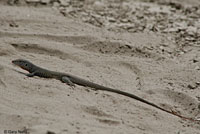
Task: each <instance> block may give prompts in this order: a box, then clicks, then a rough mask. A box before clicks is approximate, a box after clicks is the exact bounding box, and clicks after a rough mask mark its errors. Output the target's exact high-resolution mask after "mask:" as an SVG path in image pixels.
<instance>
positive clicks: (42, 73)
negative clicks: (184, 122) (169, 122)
mask: <svg viewBox="0 0 200 134" xmlns="http://www.w3.org/2000/svg"><path fill="white" fill-rule="evenodd" d="M12 63H13V64H14V65H17V66H19V67H21V68H22V69H24V70H26V71H28V72H29V73H28V74H26V76H28V77H33V76H39V77H43V78H54V79H57V80H60V81H61V82H63V83H66V84H68V85H69V86H71V87H75V84H77V85H80V86H85V87H90V88H92V89H93V90H102V91H109V92H113V93H117V94H120V95H124V96H127V97H130V98H133V99H135V100H137V101H140V102H143V103H145V104H147V105H150V106H152V107H154V108H157V109H160V110H162V111H164V112H167V113H170V114H172V115H175V116H178V117H180V118H182V119H188V120H191V121H197V120H195V119H193V118H189V117H184V116H182V115H180V114H178V113H176V112H174V111H169V110H166V109H164V108H162V107H160V106H158V105H156V104H154V103H152V102H150V101H147V100H145V99H143V98H141V97H138V96H136V95H134V94H131V93H128V92H124V91H121V90H118V89H113V88H109V87H105V86H102V85H99V84H96V83H93V82H90V81H88V80H85V79H82V78H80V77H77V76H74V75H71V74H68V73H61V72H56V71H50V70H48V69H45V68H42V67H39V66H37V65H35V64H33V63H31V62H30V61H28V60H25V59H16V60H13V61H12Z"/></svg>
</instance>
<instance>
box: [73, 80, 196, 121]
mask: <svg viewBox="0 0 200 134" xmlns="http://www.w3.org/2000/svg"><path fill="white" fill-rule="evenodd" d="M73 82H74V83H76V84H78V85H81V86H87V87H91V88H94V90H102V91H109V92H113V93H117V94H120V95H124V96H127V97H130V98H133V99H135V100H138V101H140V102H143V103H145V104H148V105H150V106H152V107H155V108H157V109H160V110H162V111H165V112H167V113H169V114H172V115H174V116H177V117H180V118H182V119H186V120H190V121H199V120H195V119H193V118H190V117H185V116H182V115H180V114H178V113H176V112H174V111H169V110H166V109H164V108H162V107H160V106H158V105H156V104H154V103H151V102H149V101H147V100H144V99H142V98H140V97H138V96H136V95H134V94H130V93H127V92H124V91H121V90H117V89H112V88H108V87H104V86H101V85H99V84H95V83H92V82H89V81H86V80H83V79H79V80H78V82H77V80H74V81H73Z"/></svg>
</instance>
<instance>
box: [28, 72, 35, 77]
mask: <svg viewBox="0 0 200 134" xmlns="http://www.w3.org/2000/svg"><path fill="white" fill-rule="evenodd" d="M26 76H28V77H33V76H35V72H33V73H29V74H26Z"/></svg>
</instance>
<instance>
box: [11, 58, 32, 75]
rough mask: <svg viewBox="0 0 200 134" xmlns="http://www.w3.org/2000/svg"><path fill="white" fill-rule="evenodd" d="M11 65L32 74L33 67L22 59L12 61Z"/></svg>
mask: <svg viewBox="0 0 200 134" xmlns="http://www.w3.org/2000/svg"><path fill="white" fill-rule="evenodd" d="M12 63H13V64H14V65H17V66H19V67H21V68H22V69H24V70H27V71H29V72H32V70H33V67H34V65H33V63H31V62H29V61H27V60H24V59H16V60H13V61H12Z"/></svg>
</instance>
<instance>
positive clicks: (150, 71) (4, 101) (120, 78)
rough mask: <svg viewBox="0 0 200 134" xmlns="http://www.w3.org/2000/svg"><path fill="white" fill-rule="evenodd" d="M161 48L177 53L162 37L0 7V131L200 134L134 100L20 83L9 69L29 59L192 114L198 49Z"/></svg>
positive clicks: (199, 86)
mask: <svg viewBox="0 0 200 134" xmlns="http://www.w3.org/2000/svg"><path fill="white" fill-rule="evenodd" d="M161 44H166V45H165V49H166V50H167V51H173V50H174V49H175V48H176V45H175V43H174V42H172V41H171V40H170V38H168V36H166V35H160V34H156V33H145V32H143V33H139V32H138V33H137V32H136V33H128V32H112V31H108V30H106V29H104V28H98V27H95V26H92V25H90V24H87V23H83V22H81V21H77V20H74V19H73V18H70V17H66V16H63V15H62V14H60V13H59V12H58V11H57V10H54V9H52V8H51V7H32V6H31V7H28V6H8V5H3V4H2V5H0V75H1V77H0V109H1V110H0V130H1V131H0V133H2V134H3V133H4V131H5V130H8V131H7V132H8V133H11V132H12V133H14V132H15V131H18V130H20V131H23V130H24V132H25V131H28V132H29V133H30V134H45V133H49V134H50V133H51V134H54V133H55V134H69V133H70V134H71V133H72V134H103V133H105V134H110V133H113V134H132V133H137V134H161V133H162V134H200V126H199V124H198V123H194V122H190V121H186V120H183V119H180V118H178V117H176V116H173V115H170V114H168V113H165V112H163V111H160V110H158V109H155V108H153V107H151V106H148V105H146V104H143V103H141V102H138V101H136V100H134V99H130V98H127V97H124V96H121V95H117V94H114V93H109V92H103V91H93V90H91V89H90V88H86V87H81V86H76V87H75V89H72V88H70V87H69V86H67V85H65V84H63V83H61V82H60V81H58V80H54V79H44V78H39V77H33V78H27V77H26V76H24V75H23V74H20V73H18V72H17V71H21V72H25V71H24V70H21V69H20V68H17V67H16V66H13V65H12V64H11V61H12V60H14V59H18V58H24V59H28V60H30V61H32V62H33V63H35V64H37V65H39V66H42V67H44V68H48V69H50V70H54V71H60V72H67V73H71V74H74V75H76V76H80V77H82V78H84V79H87V80H90V81H92V82H95V83H98V84H102V85H104V86H108V87H112V88H116V89H120V90H123V91H126V92H129V93H133V94H135V95H137V96H140V97H142V98H145V99H146V100H149V101H151V102H153V103H155V104H158V105H160V106H162V107H164V108H166V109H172V110H174V111H176V112H179V113H180V114H182V115H185V116H188V117H192V118H197V117H199V116H200V106H199V102H200V92H199V90H200V70H199V68H198V67H199V66H200V58H199V57H200V47H199V46H198V47H197V46H193V47H192V46H191V47H190V48H191V49H190V51H188V52H187V53H184V54H182V55H179V56H177V57H171V56H170V55H169V54H168V53H163V52H162V50H160V49H159V48H160V46H161ZM18 133H19V132H18Z"/></svg>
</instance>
